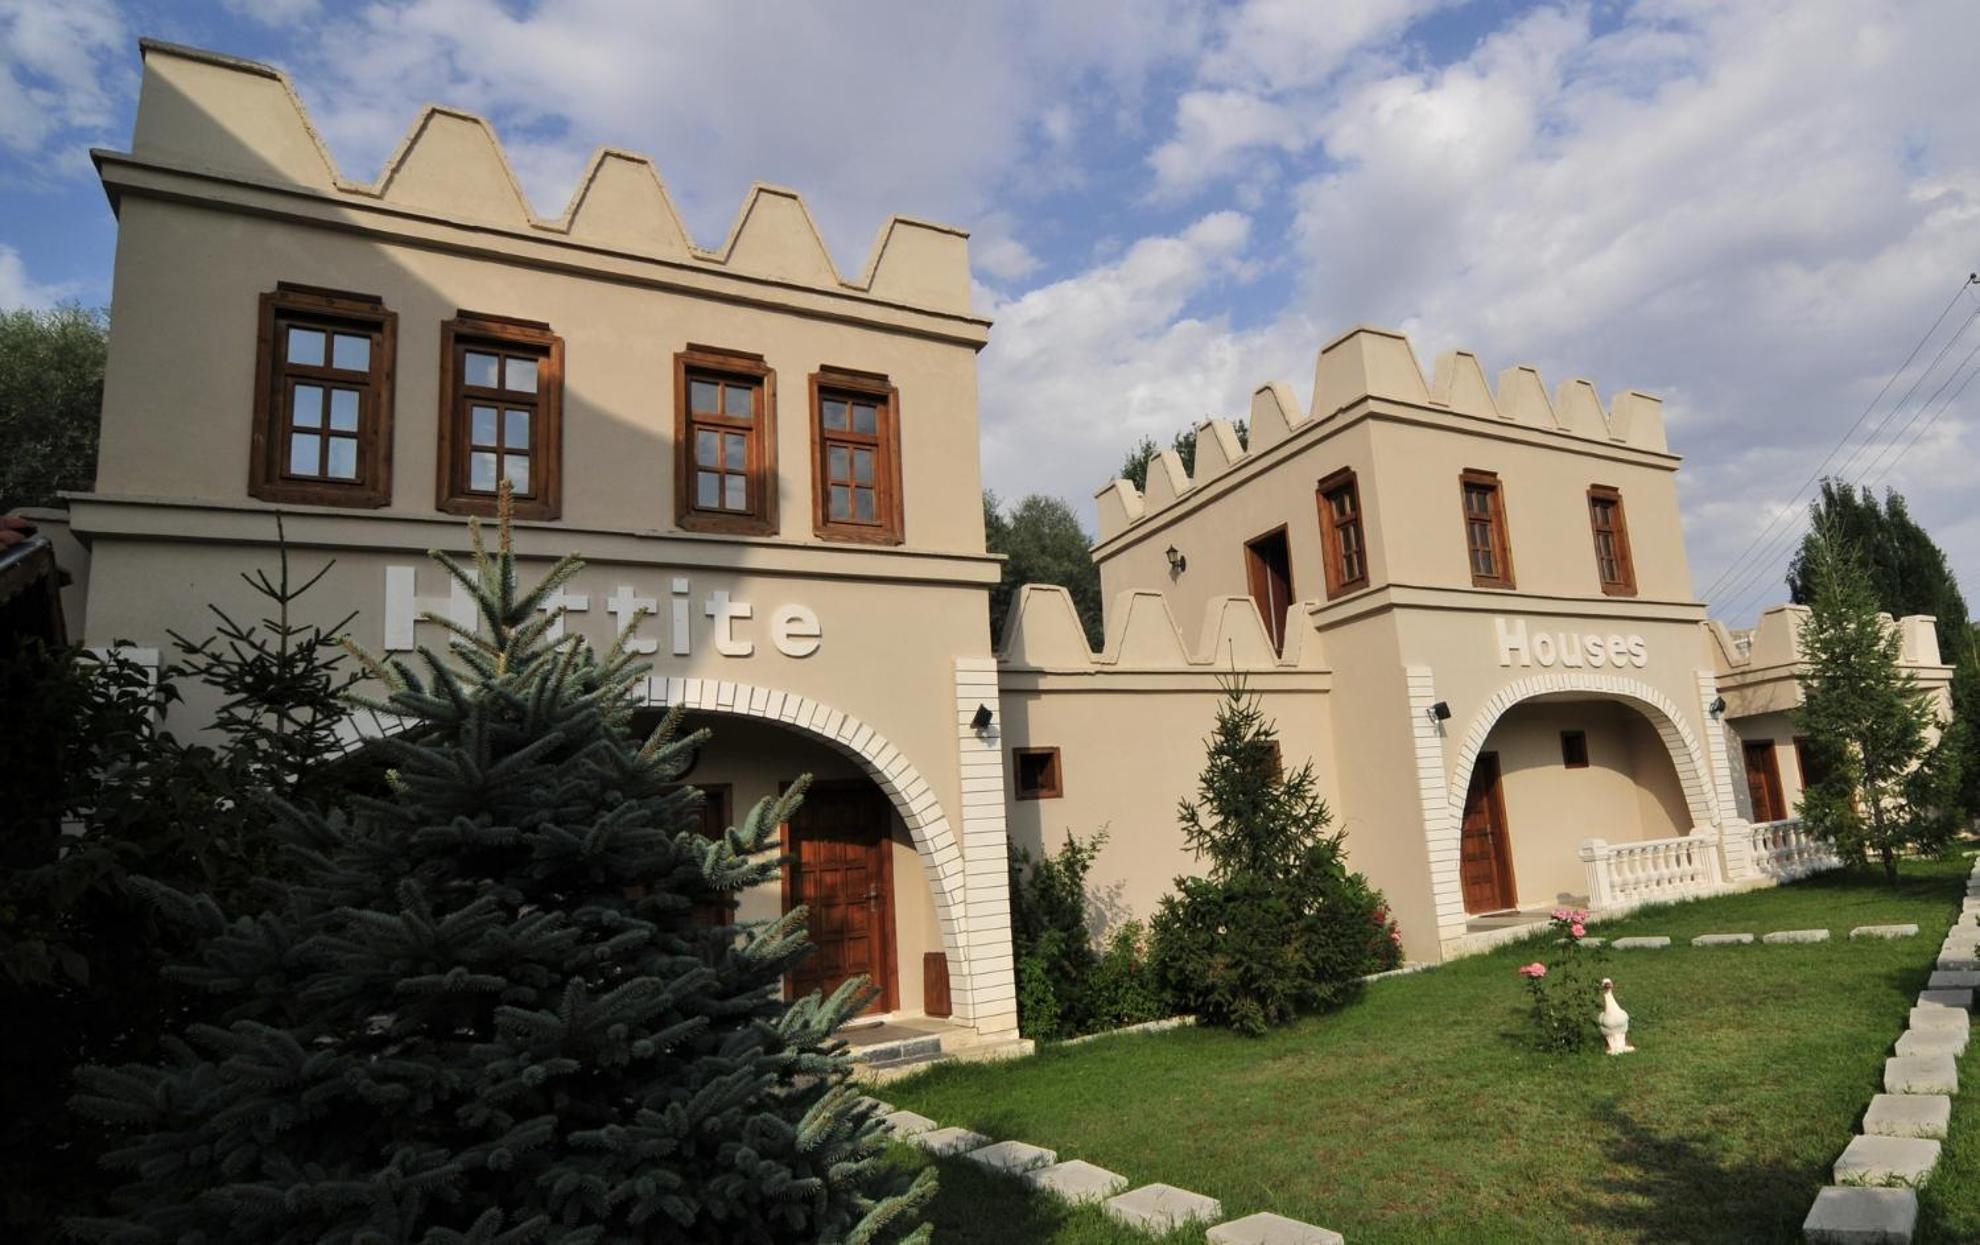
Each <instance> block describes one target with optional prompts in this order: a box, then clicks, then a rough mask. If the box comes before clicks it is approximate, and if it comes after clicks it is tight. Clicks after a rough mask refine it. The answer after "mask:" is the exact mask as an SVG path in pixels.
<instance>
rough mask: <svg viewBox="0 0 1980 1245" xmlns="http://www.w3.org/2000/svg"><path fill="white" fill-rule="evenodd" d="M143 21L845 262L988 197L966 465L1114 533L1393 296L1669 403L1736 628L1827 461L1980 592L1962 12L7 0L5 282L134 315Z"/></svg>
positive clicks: (1609, 3) (1432, 5) (1976, 143)
mask: <svg viewBox="0 0 1980 1245" xmlns="http://www.w3.org/2000/svg"><path fill="white" fill-rule="evenodd" d="M141 35H149V36H154V37H157V38H163V39H167V40H171V41H174V42H179V43H189V44H193V45H196V46H200V47H206V48H212V49H215V50H219V51H224V52H228V53H232V54H235V55H239V56H245V57H249V58H253V59H257V60H262V61H267V62H270V63H273V64H275V65H278V66H280V67H281V68H283V69H285V70H286V71H288V73H289V74H290V75H291V76H292V77H293V78H294V80H295V82H296V86H297V89H298V91H299V92H300V93H301V95H302V97H303V100H304V101H305V103H306V104H307V105H308V107H309V109H310V112H311V115H312V117H313V118H314V119H315V121H316V124H317V125H318V127H319V128H320V129H321V130H322V132H323V134H324V136H325V138H326V140H327V142H328V143H329V145H330V148H331V151H332V153H333V154H334V156H335V157H336V159H337V161H338V164H339V166H340V168H341V170H342V171H343V173H344V174H345V175H346V176H349V177H353V178H357V179H361V180H367V181H368V180H370V179H372V178H375V177H376V176H377V175H378V173H379V171H380V169H381V167H382V165H383V163H384V161H385V159H386V157H387V156H388V155H389V154H390V152H391V151H392V149H393V148H394V147H395V146H396V145H397V144H398V142H399V140H400V138H401V137H402V136H403V134H404V132H405V130H406V128H407V127H408V126H409V125H410V123H411V121H412V119H413V117H414V115H415V113H416V112H417V110H418V109H419V107H420V106H421V105H422V104H425V103H429V102H433V103H446V104H452V105H455V106H458V107H464V108H468V109H471V110H474V111H477V112H480V113H482V114H484V115H486V116H488V117H489V118H490V119H491V120H492V121H493V122H494V124H495V126H496V128H497V131H498V132H499V133H500V135H501V137H502V141H503V143H504V146H505V147H506V148H507V150H508V153H509V155H510V158H511V160H512V161H513V162H514V164H515V166H516V168H517V172H518V175H519V176H520V177H521V179H522V181H523V183H524V186H525V188H526V190H527V191H528V193H529V195H530V197H531V200H532V202H533V204H534V207H535V209H536V211H537V212H538V213H539V214H540V215H543V216H546V217H555V216H558V215H560V214H561V213H562V212H563V210H564V207H565V204H566V203H567V201H568V200H569V197H570V195H571V192H572V189H573V187H574V184H575V181H576V178H577V175H578V173H579V171H580V170H581V169H582V168H583V166H584V163H585V161H586V159H587V158H588V157H589V155H590V153H591V152H592V150H593V149H594V148H596V147H598V146H600V145H612V146H618V147H626V148H631V149H633V150H636V151H642V152H645V153H647V154H648V155H650V156H651V157H652V158H653V159H654V161H655V162H656V164H657V165H658V166H659V168H660V170H661V173H662V176H663V177H664V178H665V179H666V181H667V183H668V186H669V189H670V190H671V192H672V193H673V195H674V198H675V201H676V202H677V203H678V204H679V206H680V208H681V211H682V213H683V215H684V216H685V218H686V221H687V224H688V227H689V229H690V231H691V232H692V234H693V235H694V237H695V239H696V240H697V241H698V242H699V243H701V244H703V245H706V246H715V245H719V243H720V241H721V239H722V238H723V237H724V236H725V234H726V232H727V230H728V226H729V224H730V222H731V220H732V219H733V217H734V215H735V212H736V210H737V208H738V206H739V205H740V203H741V201H742V198H743V196H744V193H745V192H746V191H747V189H748V187H749V185H750V184H751V183H752V182H753V181H765V182H773V183H778V184H782V185H788V186H792V187H795V188H796V189H798V190H799V191H801V192H802V193H803V194H804V196H805V198H806V201H807V202H808V204H809V205H810V207H811V210H812V212H813V214H814V215H815V217H816V218H817V220H818V222H819V225H820V227H821V229H822V230H823V232H824V234H825V237H826V240H827V243H828V244H829V246H830V247H831V249H832V252H833V256H834V259H835V260H836V262H837V263H838V266H839V268H840V270H841V271H842V272H848V273H857V272H858V271H859V270H860V268H861V267H862V265H863V264H864V261H865V258H866V255H867V252H868V250H869V249H870V247H871V245H872V242H873V238H874V235H875V232H876V231H877V230H878V228H879V227H880V225H881V223H882V222H883V221H885V220H886V218H887V217H888V216H890V215H891V214H894V213H902V214H906V215H913V216H919V217H925V218H930V219H934V220H940V221H945V222H949V223H952V224H955V225H959V226H962V227H964V228H967V229H969V230H970V231H971V232H972V235H973V236H972V238H971V243H970V246H971V257H972V265H973V271H974V278H975V287H976V288H975V298H976V304H977V309H978V310H979V311H981V312H983V313H984V314H986V315H988V316H990V317H991V318H992V319H993V320H994V321H995V326H994V327H993V329H992V331H991V344H990V346H989V347H988V348H987V349H986V350H985V351H984V353H983V356H982V359H981V371H980V386H981V401H982V415H983V450H984V459H983V464H984V482H985V484H986V485H987V486H988V487H990V488H993V489H995V490H996V491H997V492H998V493H999V494H1001V495H1003V496H1005V497H1007V498H1009V497H1016V496H1019V495H1022V494H1025V493H1029V492H1043V493H1049V494H1054V495H1058V496H1061V497H1064V498H1066V499H1067V500H1068V501H1069V502H1071V503H1072V504H1073V505H1074V507H1075V509H1076V511H1077V512H1078V513H1079V514H1081V516H1082V517H1083V519H1084V520H1085V521H1086V522H1087V524H1088V525H1089V528H1090V526H1091V524H1092V494H1093V492H1094V490H1095V489H1097V488H1098V487H1100V485H1101V484H1103V483H1104V482H1105V481H1106V480H1107V479H1108V478H1109V477H1110V476H1112V475H1113V474H1114V472H1115V470H1116V469H1117V467H1118V466H1119V463H1120V459H1121V456H1122V453H1123V451H1124V450H1125V449H1126V448H1127V447H1128V446H1130V445H1132V444H1133V443H1134V442H1135V441H1137V440H1139V439H1140V438H1141V437H1142V436H1143V435H1152V436H1155V437H1156V438H1157V439H1159V440H1163V441H1166V440H1167V438H1168V437H1169V436H1170V435H1171V434H1172V433H1173V432H1174V431H1176V430H1177V429H1179V428H1182V427H1185V426H1187V425H1189V424H1191V423H1194V422H1195V421H1197V420H1200V419H1202V418H1204V417H1205V416H1208V415H1226V416H1237V415H1241V414H1242V413H1243V412H1244V411H1245V410H1246V409H1247V407H1248V404H1249V396H1250V393H1251V391H1252V390H1253V389H1254V388H1255V387H1256V386H1258V385H1259V384H1261V383H1263V382H1265V381H1268V380H1281V379H1282V380H1287V381H1290V382H1291V383H1292V385H1293V388H1294V391H1295V392H1296V393H1297V394H1298V395H1299V397H1300V400H1301V402H1305V401H1307V400H1308V399H1310V397H1311V392H1312V383H1313V381H1312V377H1313V367H1314V360H1315V356H1316V354H1317V352H1318V349H1319V347H1320V346H1321V345H1322V344H1323V343H1325V342H1326V341H1329V340H1331V339H1332V338H1334V337H1335V336H1338V335H1339V334H1340V333H1341V332H1343V331H1345V330H1346V329H1348V328H1351V327H1353V326H1354V325H1356V324H1374V325H1380V326H1385V327H1390V328H1395V329H1400V330H1402V331H1404V332H1406V333H1407V334H1408V335H1409V336H1410V338H1411V339H1412V341H1413V343H1414V345H1415V348H1416V351H1417V355H1418V358H1419V359H1420V360H1421V361H1422V363H1423V364H1424V366H1425V368H1426V369H1427V368H1428V367H1429V365H1430V363H1431V361H1432V360H1433V359H1434V357H1435V356H1436V355H1437V354H1438V353H1440V352H1441V351H1444V350H1447V349H1451V348H1454V347H1456V348H1464V349H1469V350H1473V351H1475V352H1477V354H1478V355H1479V357H1480V359H1481V361H1482V362H1483V363H1484V365H1485V367H1486V371H1487V374H1488V375H1496V374H1497V372H1498V371H1499V370H1500V369H1502V368H1504V367H1508V366H1511V365H1513V364H1516V363H1529V364H1534V365H1537V366H1538V367H1539V368H1540V369H1541V371H1542V373H1543V375H1545V376H1546V377H1547V379H1548V382H1549V384H1550V385H1557V384H1558V383H1559V382H1560V381H1562V380H1565V379H1568V378H1570V377H1587V378H1589V379H1591V380H1593V381H1594V382H1595V384H1596V386H1597V388H1598V389H1599V390H1600V391H1601V392H1602V393H1603V394H1604V395H1605V397H1606V395H1609V394H1612V393H1615V392H1618V391H1620V390H1623V389H1640V390H1644V391H1646V392H1649V393H1654V394H1658V395H1659V396H1661V397H1662V398H1663V399H1664V403H1665V415H1666V420H1667V424H1668V427H1669V434H1670V440H1671V443H1672V447H1673V449H1674V450H1676V451H1677V452H1678V453H1680V454H1682V455H1683V456H1684V457H1685V460H1686V461H1685V465H1684V468H1683V470H1682V471H1681V472H1680V473H1679V488H1680V493H1681V500H1682V503H1683V508H1684V513H1685V520H1686V527H1687V545H1688V549H1689V552H1690V558H1691V565H1692V571H1693V578H1694V580H1695V582H1696V587H1697V588H1698V589H1699V591H1700V592H1701V594H1703V595H1704V596H1705V597H1706V599H1708V600H1709V601H1710V602H1711V603H1712V605H1713V609H1714V613H1715V614H1717V615H1719V616H1721V617H1724V618H1726V619H1727V620H1728V621H1730V622H1733V623H1734V624H1736V625H1738V624H1743V623H1746V622H1749V621H1750V620H1751V619H1752V618H1753V616H1754V615H1755V614H1756V613H1757V612H1758V610H1760V609H1761V608H1763V607H1764V606H1766V605H1768V604H1771V603H1774V602H1777V601H1779V600H1782V599H1784V597H1785V589H1784V587H1783V585H1782V572H1783V569H1784V567H1785V565H1786V562H1787V559H1788V557H1789V556H1790V555H1791V553H1792V551H1793V547H1794V545H1795V544H1796V543H1797V536H1798V532H1799V529H1800V526H1801V524H1802V523H1803V513H1804V510H1805V502H1806V498H1807V496H1808V495H1809V493H1810V492H1811V491H1812V489H1811V488H1810V487H1807V482H1809V481H1811V480H1812V479H1814V478H1815V477H1817V476H1818V475H1821V474H1837V473H1839V474H1841V475H1842V476H1844V478H1848V479H1852V480H1857V481H1859V482H1863V483H1868V484H1872V485H1875V486H1877V487H1878V488H1880V489H1881V488H1883V487H1886V486H1890V487H1895V488H1897V489H1899V490H1900V491H1901V492H1903V493H1904V494H1905V496H1906V498H1907V500H1908V501H1909V502H1910V505H1911V508H1912V511H1913V514H1914V515H1915V516H1916V517H1917V518H1918V519H1919V520H1920V521H1921V522H1922V523H1924V524H1925V526H1926V527H1927V528H1928V530H1930V531H1931V532H1932V534H1933V535H1934V536H1935V537H1936V538H1937V539H1938V541H1939V543H1940V544H1941V546H1943V547H1944V548H1945V549H1946V550H1947V552H1948V554H1949V555H1950V556H1951V559H1952V561H1953V565H1954V569H1955V570H1956V572H1957V573H1958V574H1959V576H1960V578H1961V580H1962V581H1963V582H1964V583H1965V584H1967V585H1969V587H1971V586H1980V506H1976V505H1975V504H1974V503H1975V501H1976V500H1980V491H1977V490H1976V485H1975V473H1976V467H1975V464H1976V457H1977V455H1976V451H1977V450H1980V425H1976V417H1977V416H1980V386H1975V387H1973V389H1972V390H1971V391H1968V390H1966V389H1965V388H1964V382H1965V381H1966V380H1967V379H1969V378H1971V376H1972V375H1974V373H1975V372H1976V371H1980V353H1976V348H1980V323H1975V320H1976V318H1980V286H1969V287H1967V288H1965V289H1963V290H1962V288H1961V287H1962V283H1963V282H1965V280H1966V278H1967V275H1968V274H1969V273H1970V272H1971V271H1973V270H1974V269H1976V268H1980V108H1976V107H1975V106H1974V102H1973V98H1972V91H1971V85H1970V84H1971V83H1972V81H1973V77H1974V74H1973V68H1972V58H1973V55H1974V49H1975V48H1976V47H1980V5H1976V4H1973V3H1972V2H1971V0H1908V2H1904V3H1878V2H1876V0H1733V2H1728V3H1713V2H1710V0H1642V2H1638V3H1628V2H1624V0H1595V2H1592V3H1565V4H1561V3H1553V4H1518V3H1512V2H1510V0H1469V2H1468V3H1467V2H1463V0H1331V2H1329V3H1301V2H1297V0H1234V2H1233V3H1229V4H1223V5H1216V6H1208V5H1187V4H1179V3H1170V2H1168V0H1146V2H1129V0H1079V2H1078V3H1073V4H1068V3H1065V2H1064V0H1000V2H999V3H995V4H972V5H948V4H932V5H931V4H927V3H925V2H922V0H902V2H898V3H896V2H891V0H863V2H862V3H857V4H853V3H830V4H827V3H779V2H774V0H765V2H762V3H751V4H746V5H745V4H717V3H706V4H690V3H678V2H673V0H564V2H563V3H525V2H522V0H376V2H372V3H338V2H336V0H218V2H212V3H197V2H193V0H179V2H162V0H161V2H150V3H148V2H145V0H133V2H131V3H126V4H115V3H111V2H110V0H0V308H7V307H15V306H43V305H47V304H50V303H52V302H55V301H59V300H65V299H74V300H79V301H81V302H83V303H85V304H90V305H107V304H108V303H109V301H110V295H111V290H110V271H111V260H112V255H113V251H114V247H115V221H114V220H113V218H112V216H111V214H110V211H109V208H108V206H107V204H106V202H105V200H104V197H103V194H102V191H101V189H100V187H99V186H98V185H97V183H96V181H95V176H94V173H93V171H92V168H91V165H90V162H89V159H88V154H87V153H88V148H90V147H91V146H107V147H112V148H119V149H123V148H127V147H128V145H129V136H130V129H131V121H132V115H133V110H134V108H135V105H136V89H137V81H138V72H139V62H138V56H137V45H136V41H137V39H138V37H139V36H141ZM1928 330H1930V332H1929V333H1928ZM1914 351H1915V353H1914ZM1907 356H1910V362H1909V364H1908V365H1907Z"/></svg>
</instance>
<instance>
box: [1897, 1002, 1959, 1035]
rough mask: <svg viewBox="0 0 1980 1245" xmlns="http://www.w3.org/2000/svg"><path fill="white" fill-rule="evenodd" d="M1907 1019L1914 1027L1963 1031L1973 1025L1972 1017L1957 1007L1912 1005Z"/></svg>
mask: <svg viewBox="0 0 1980 1245" xmlns="http://www.w3.org/2000/svg"><path fill="white" fill-rule="evenodd" d="M1907 1019H1908V1020H1909V1021H1910V1024H1911V1027H1912V1028H1914V1029H1936V1030H1939V1031H1941V1032H1943V1031H1945V1030H1947V1029H1951V1030H1953V1031H1955V1032H1958V1033H1965V1032H1967V1031H1968V1030H1969V1029H1971V1028H1972V1027H1973V1017H1972V1015H1971V1014H1970V1013H1967V1012H1963V1011H1961V1010H1959V1009H1958V1008H1957V1007H1914V1008H1912V1009H1911V1012H1910V1014H1909V1016H1908V1017H1907Z"/></svg>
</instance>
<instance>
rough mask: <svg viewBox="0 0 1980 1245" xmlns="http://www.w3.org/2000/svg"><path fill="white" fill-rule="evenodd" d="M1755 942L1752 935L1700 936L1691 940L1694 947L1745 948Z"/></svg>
mask: <svg viewBox="0 0 1980 1245" xmlns="http://www.w3.org/2000/svg"><path fill="white" fill-rule="evenodd" d="M1752 941H1753V935H1751V934H1700V935H1698V937H1696V938H1694V939H1692V940H1691V945H1692V946H1694V947H1743V946H1745V945H1746V944H1747V943H1750V942H1752Z"/></svg>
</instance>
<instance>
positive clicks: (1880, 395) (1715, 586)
mask: <svg viewBox="0 0 1980 1245" xmlns="http://www.w3.org/2000/svg"><path fill="white" fill-rule="evenodd" d="M1976 282H1980V273H1969V274H1967V277H1966V280H1964V281H1962V282H1960V284H1959V288H1958V289H1956V290H1954V291H1953V296H1952V297H1951V298H1949V299H1947V300H1946V305H1945V307H1944V308H1942V309H1941V310H1940V312H1939V315H1938V318H1937V319H1935V320H1933V321H1932V326H1931V327H1930V328H1928V329H1926V330H1925V332H1924V334H1923V335H1922V336H1920V337H1919V339H1918V343H1917V344H1916V345H1914V346H1913V347H1912V348H1911V353H1910V354H1908V355H1906V356H1905V357H1904V362H1903V363H1900V364H1899V365H1898V368H1897V370H1896V371H1894V372H1892V373H1891V375H1890V378H1889V379H1887V380H1886V381H1885V382H1884V385H1883V388H1881V389H1879V390H1878V391H1877V395H1876V396H1875V397H1873V398H1871V399H1870V404H1869V405H1868V406H1866V407H1864V408H1863V413H1862V414H1861V415H1858V416H1857V417H1856V422H1855V423H1853V424H1851V425H1850V426H1849V430H1848V431H1847V432H1845V433H1843V435H1842V437H1841V439H1839V440H1838V441H1837V442H1836V444H1835V446H1834V447H1833V448H1831V449H1830V450H1829V452H1828V454H1826V455H1825V456H1823V459H1822V462H1821V464H1820V465H1819V466H1817V467H1816V468H1815V470H1814V471H1813V472H1812V473H1810V475H1809V477H1808V479H1806V480H1804V481H1803V482H1802V484H1801V487H1800V488H1798V489H1796V490H1795V491H1794V495H1793V496H1792V497H1790V498H1788V503H1787V507H1786V508H1785V509H1783V510H1782V511H1781V512H1780V513H1778V514H1776V515H1775V516H1774V518H1773V519H1772V520H1770V521H1769V522H1768V524H1767V526H1766V527H1765V528H1763V529H1762V530H1761V532H1760V534H1759V535H1758V536H1755V537H1754V538H1753V543H1752V544H1750V545H1748V546H1747V547H1746V548H1745V549H1744V550H1742V551H1741V552H1740V554H1739V556H1738V557H1736V558H1734V559H1733V560H1732V562H1731V564H1729V565H1728V566H1727V567H1726V569H1725V570H1723V571H1721V572H1720V573H1719V577H1718V578H1717V579H1715V580H1713V581H1712V583H1711V586H1709V587H1708V588H1706V589H1705V592H1704V594H1703V595H1704V597H1705V599H1707V600H1710V599H1711V598H1712V595H1713V594H1714V593H1716V592H1717V591H1718V590H1719V589H1720V587H1721V586H1723V585H1724V584H1725V582H1726V580H1727V579H1728V578H1730V577H1731V576H1732V575H1733V573H1734V572H1735V571H1736V570H1737V569H1738V568H1739V566H1740V564H1741V563H1743V562H1745V561H1746V559H1747V557H1748V556H1749V555H1750V554H1751V553H1752V552H1753V551H1754V550H1755V549H1757V548H1759V547H1760V545H1761V543H1762V542H1763V541H1765V540H1766V539H1767V536H1768V533H1770V532H1772V531H1773V530H1774V528H1775V526H1776V525H1777V524H1778V523H1779V522H1780V520H1781V519H1782V518H1783V517H1785V516H1787V515H1788V514H1791V513H1793V509H1794V506H1795V504H1796V503H1797V502H1799V501H1800V500H1801V498H1802V496H1803V495H1804V494H1806V493H1807V491H1808V489H1809V488H1810V486H1812V485H1813V484H1814V483H1815V482H1816V481H1817V480H1819V479H1821V477H1822V473H1823V472H1824V471H1826V470H1828V467H1829V464H1830V463H1832V462H1834V461H1835V457H1836V455H1837V454H1839V453H1841V452H1842V448H1843V446H1844V445H1847V444H1848V443H1849V439H1850V438H1851V437H1853V436H1855V435H1856V430H1857V429H1859V428H1861V427H1862V426H1863V422H1864V421H1865V420H1867V419H1869V418H1870V413H1871V412H1872V411H1874V410H1876V409H1877V404H1878V403H1879V402H1882V401H1883V400H1884V395H1885V394H1887V393H1889V392H1890V389H1891V386H1892V385H1894V384H1896V383H1897V379H1898V377H1900V376H1902V375H1904V372H1905V369H1907V368H1909V367H1910V366H1911V363H1912V360H1914V359H1916V358H1917V357H1918V352H1919V351H1921V350H1923V349H1924V348H1925V343H1926V342H1928V341H1930V340H1931V339H1932V335H1933V334H1934V333H1937V332H1938V331H1939V326H1940V325H1941V324H1944V323H1945V321H1946V317H1947V316H1948V315H1951V314H1952V309H1953V306H1954V305H1955V304H1956V303H1958V302H1959V296H1960V295H1961V294H1963V293H1965V292H1966V291H1967V289H1968V288H1969V287H1970V286H1972V285H1973V284H1975V283H1976ZM1971 323H1972V320H1971V319H1970V318H1969V319H1968V321H1967V324H1968V325H1970V324H1971ZM1966 327H1967V325H1961V326H1960V332H1962V333H1963V332H1965V330H1966ZM1954 336H1955V337H1957V336H1958V334H1955V335H1954ZM1941 353H1942V354H1943V352H1941ZM1934 362H1935V363H1936V362H1937V360H1936V359H1935V360H1934ZM1926 370H1927V371H1930V370H1931V369H1930V368H1927V369H1926ZM1912 388H1913V389H1914V390H1915V389H1916V388H1917V386H1916V384H1914V385H1913V387H1912ZM1902 404H1903V403H1902V401H1900V403H1899V405H1900V406H1901V405H1902ZM1893 409H1895V408H1893ZM1888 418H1889V417H1888V416H1886V420H1888Z"/></svg>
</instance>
